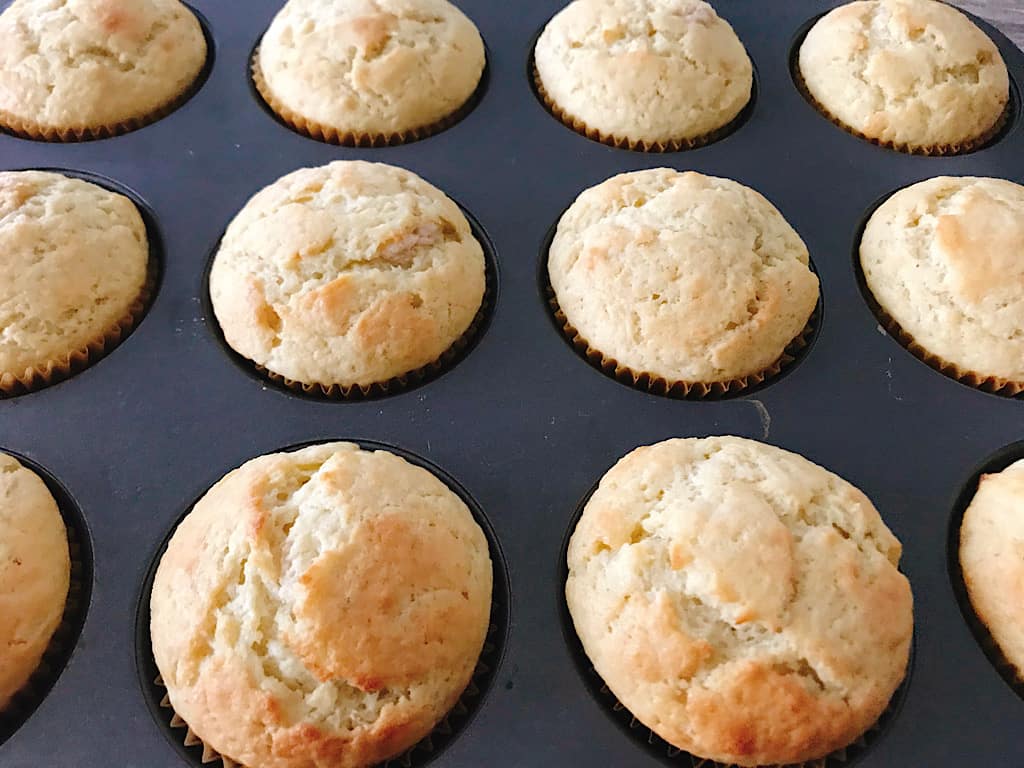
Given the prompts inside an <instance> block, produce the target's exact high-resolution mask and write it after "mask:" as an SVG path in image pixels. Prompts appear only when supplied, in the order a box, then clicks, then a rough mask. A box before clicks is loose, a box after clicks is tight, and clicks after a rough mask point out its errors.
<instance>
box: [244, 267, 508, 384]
mask: <svg viewBox="0 0 1024 768" xmlns="http://www.w3.org/2000/svg"><path fill="white" fill-rule="evenodd" d="M486 270H487V287H486V289H485V290H484V298H483V300H482V301H481V303H480V309H478V310H477V312H476V315H475V316H474V317H473V321H472V322H471V323H470V324H469V327H468V328H467V329H466V330H465V331H464V332H463V334H462V335H461V336H460V337H459V338H458V339H456V340H455V341H454V342H453V343H452V344H451V346H449V347H448V349H446V350H445V351H444V352H442V353H441V356H440V357H439V358H437V359H436V360H433V361H432V362H429V363H427V364H426V365H424V366H422V367H420V368H417V369H416V370H413V371H409V372H408V373H404V374H402V375H401V376H393V377H392V378H390V379H388V380H387V381H381V382H374V383H373V384H350V385H343V384H320V383H312V384H311V383H308V382H303V381H295V380H294V379H289V378H288V377H286V376H282V375H281V374H279V373H274V372H273V371H271V370H270V369H269V368H267V367H266V366H263V365H260V364H259V363H257V362H255V361H252V360H248V358H245V359H246V360H248V362H249V363H250V364H251V365H252V366H253V367H254V368H255V369H256V370H257V371H258V372H259V373H260V374H261V375H262V376H264V377H265V378H267V379H269V380H270V381H273V382H274V383H276V384H281V385H283V386H285V387H287V388H288V389H290V390H292V391H293V392H300V393H302V394H304V395H312V396H314V397H324V398H327V399H329V400H364V399H368V398H374V397H384V396H385V395H395V394H398V393H399V392H404V391H405V390H407V389H410V388H412V387H415V386H417V385H418V384H422V383H423V382H426V381H430V380H433V379H435V378H437V377H438V376H440V375H441V374H442V373H444V372H445V371H447V370H448V369H449V368H450V367H451V366H452V365H453V364H454V363H456V362H458V360H459V359H460V358H461V357H462V354H463V353H464V352H465V351H466V350H467V349H468V348H469V347H470V346H471V345H472V344H473V342H474V341H476V339H477V338H478V336H479V334H480V331H481V329H482V328H483V325H484V322H485V320H486V319H487V317H488V315H489V314H490V310H491V302H492V294H493V290H494V289H493V288H492V284H491V281H492V276H491V268H490V264H489V263H488V264H487V266H486Z"/></svg>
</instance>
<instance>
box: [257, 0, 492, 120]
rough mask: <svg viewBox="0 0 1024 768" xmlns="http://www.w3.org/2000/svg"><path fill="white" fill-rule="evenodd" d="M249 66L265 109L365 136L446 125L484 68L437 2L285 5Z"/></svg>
mask: <svg viewBox="0 0 1024 768" xmlns="http://www.w3.org/2000/svg"><path fill="white" fill-rule="evenodd" d="M257 58H258V61H257V66H258V67H259V69H260V73H261V74H262V77H263V79H264V81H265V83H266V87H267V89H268V90H269V94H268V96H269V101H270V102H271V107H275V102H276V103H277V104H280V105H281V106H282V107H284V108H286V109H287V110H290V111H291V112H293V113H295V114H296V115H299V116H301V117H302V118H303V119H305V120H306V121H308V122H309V123H312V124H316V125H319V126H321V127H323V128H330V129H333V130H335V131H338V132H340V133H352V134H357V135H360V134H361V135H366V136H374V135H382V136H389V135H393V134H400V133H403V132H406V131H410V130H413V129H418V128H425V127H429V126H430V125H431V124H434V123H437V122H439V121H440V120H442V119H443V118H445V117H448V116H449V115H451V114H452V113H454V112H456V111H457V110H458V109H459V107H461V106H462V105H463V104H465V103H466V102H467V101H468V100H469V98H470V96H472V94H473V92H474V91H475V90H476V87H477V85H478V84H479V82H480V77H481V74H482V73H483V69H484V64H485V54H484V45H483V40H482V39H481V38H480V33H479V32H478V31H477V29H476V27H475V26H474V24H473V22H472V21H470V20H469V19H468V18H467V17H466V16H465V15H464V14H463V13H462V12H461V11H460V10H459V9H458V8H456V7H455V6H454V5H452V4H451V3H449V2H447V0H289V2H288V3H287V5H285V7H284V8H283V9H281V11H280V12H279V13H278V14H277V16H276V17H275V18H274V21H273V22H272V23H271V25H270V27H269V29H268V30H267V32H266V34H265V35H264V36H263V40H262V42H261V43H260V49H259V54H258V57H257Z"/></svg>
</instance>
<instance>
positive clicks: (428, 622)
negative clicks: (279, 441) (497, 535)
mask: <svg viewBox="0 0 1024 768" xmlns="http://www.w3.org/2000/svg"><path fill="white" fill-rule="evenodd" d="M490 605H491V561H490V557H489V554H488V545H487V540H486V538H485V537H484V534H483V531H481V530H480V527H479V526H478V525H477V523H476V522H475V521H474V520H473V517H472V515H471V513H470V511H469V509H468V508H467V507H466V505H465V504H464V503H463V502H462V501H461V500H460V499H459V498H458V497H457V496H456V495H455V494H453V493H452V492H451V491H450V490H449V489H448V487H447V486H445V485H444V484H443V483H442V482H441V481H440V480H438V479H437V478H436V477H435V476H434V475H432V474H431V473H430V472H428V471H426V470H425V469H421V468H419V467H415V466H413V465H411V464H409V463H408V462H406V461H405V460H404V459H401V458H399V457H397V456H395V455H393V454H391V453H388V452H386V451H373V452H371V451H364V450H361V449H360V448H359V447H358V446H356V445H352V444H350V443H332V444H326V445H317V446H314V447H311V448H305V449H302V450H299V451H295V452H293V453H278V454H273V455H269V456H262V457H260V458H257V459H253V460H252V461H249V462H247V463H246V464H245V465H243V466H242V467H241V468H240V469H236V470H234V471H233V472H230V473H229V474H228V475H227V476H226V477H224V479H222V480H221V481H220V482H218V483H217V484H216V485H214V486H213V488H211V489H210V490H209V492H207V494H206V495H205V496H204V497H203V498H202V499H201V500H200V501H199V502H198V503H197V504H196V505H195V507H194V508H193V509H192V511H191V512H190V513H189V514H188V516H187V517H186V518H185V519H184V520H183V521H182V522H181V524H180V525H179V526H178V529H177V531H175V533H174V536H173V537H172V538H171V540H170V543H169V544H168V546H167V551H166V552H165V553H164V555H163V558H162V559H161V561H160V565H159V567H158V569H157V572H156V577H155V579H154V582H153V592H152V598H151V607H152V614H151V617H152V624H151V630H152V641H153V654H154V657H155V659H156V664H157V667H158V668H159V669H160V674H161V675H162V677H163V681H164V684H165V685H166V686H167V694H168V697H169V699H170V703H171V705H172V707H173V708H174V711H175V712H177V714H178V715H180V716H181V717H182V718H183V719H184V720H185V721H186V722H187V723H188V724H189V726H190V727H191V729H192V731H193V732H194V733H195V734H196V735H197V736H198V738H199V739H201V740H202V741H203V742H204V743H205V744H206V745H207V746H208V747H210V748H212V749H214V750H216V751H217V752H219V753H220V754H222V755H224V756H227V757H230V758H231V759H233V760H235V761H237V762H240V763H242V764H243V765H250V766H260V768H307V767H308V766H312V765H318V766H321V765H322V766H327V765H330V766H331V768H362V766H369V765H375V764H377V763H378V762H381V761H383V760H385V759H387V758H389V757H392V756H395V755H397V754H399V753H401V752H403V751H404V750H406V749H408V748H409V747H411V746H413V745H414V744H415V743H416V742H417V741H419V740H420V739H421V738H423V737H424V736H426V735H427V734H428V733H429V732H430V731H431V730H432V729H433V728H434V726H435V725H436V724H437V723H438V722H439V721H440V720H441V719H442V718H443V717H444V716H445V715H446V713H447V712H448V711H449V710H450V709H451V708H452V707H453V706H454V705H455V703H456V701H457V700H458V698H459V697H460V695H461V694H462V691H463V689H464V688H465V687H466V685H467V684H468V683H469V680H470V677H471V675H472V673H473V670H474V668H475V666H476V663H477V657H478V656H479V655H480V651H481V648H482V646H483V641H484V636H485V634H486V632H487V627H488V622H489V616H490Z"/></svg>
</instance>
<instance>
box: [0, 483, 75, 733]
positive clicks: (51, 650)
mask: <svg viewBox="0 0 1024 768" xmlns="http://www.w3.org/2000/svg"><path fill="white" fill-rule="evenodd" d="M32 471H33V472H34V471H35V470H34V469H33V470H32ZM64 528H65V530H66V531H67V536H68V553H69V555H70V559H71V578H70V582H69V586H68V596H67V600H66V601H65V602H64V614H63V616H62V617H61V620H60V624H58V625H57V629H56V630H55V631H54V633H53V637H51V638H50V644H49V646H47V648H46V651H45V652H44V653H43V658H42V660H41V661H40V663H39V666H38V667H37V668H36V670H35V671H34V672H33V673H32V676H31V677H30V678H29V679H28V682H27V683H25V685H24V687H22V689H21V690H20V691H18V692H17V693H15V694H14V697H13V698H12V699H11V700H10V701H9V702H8V704H7V707H6V709H0V743H3V741H4V739H5V738H6V737H7V736H9V735H10V732H12V731H13V730H14V729H16V728H17V727H18V726H19V725H20V724H21V723H22V722H24V721H25V719H27V718H28V716H29V715H31V714H32V712H33V711H34V710H35V708H36V707H37V706H39V704H40V703H41V702H42V700H43V699H44V698H46V694H48V693H49V692H50V688H52V687H53V684H54V683H55V682H57V677H58V676H59V675H60V673H61V671H63V668H64V665H65V663H66V662H67V658H68V653H69V651H70V650H71V648H72V646H73V645H74V643H75V641H76V639H77V630H78V628H79V626H80V625H81V623H82V619H83V618H84V612H85V608H86V606H85V600H84V599H83V592H84V591H85V580H86V574H85V563H84V561H83V558H82V541H81V539H80V538H79V534H78V531H77V529H76V528H75V527H74V526H73V525H71V524H69V523H68V522H67V520H65V522H64Z"/></svg>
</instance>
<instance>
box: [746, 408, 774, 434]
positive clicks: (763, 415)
mask: <svg viewBox="0 0 1024 768" xmlns="http://www.w3.org/2000/svg"><path fill="white" fill-rule="evenodd" d="M747 402H748V403H750V404H751V405H753V406H754V408H755V409H757V415H758V416H759V417H760V419H761V439H762V440H767V439H768V435H769V434H770V433H771V431H772V415H771V414H770V413H768V409H767V408H765V406H764V403H762V402H761V401H760V400H748V401H747Z"/></svg>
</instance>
